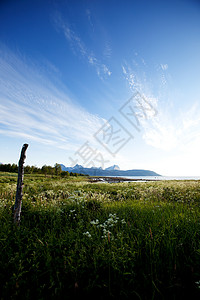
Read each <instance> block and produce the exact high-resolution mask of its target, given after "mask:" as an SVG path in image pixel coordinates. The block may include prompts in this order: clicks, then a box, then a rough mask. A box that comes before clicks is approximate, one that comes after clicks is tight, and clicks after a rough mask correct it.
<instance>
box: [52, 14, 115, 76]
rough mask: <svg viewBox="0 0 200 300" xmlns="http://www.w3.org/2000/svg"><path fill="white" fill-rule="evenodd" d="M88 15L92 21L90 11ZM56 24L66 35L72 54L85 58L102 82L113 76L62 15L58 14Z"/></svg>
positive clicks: (55, 19) (55, 18)
mask: <svg viewBox="0 0 200 300" xmlns="http://www.w3.org/2000/svg"><path fill="white" fill-rule="evenodd" d="M86 13H87V16H88V18H90V19H91V14H90V11H89V10H88V11H86ZM54 23H55V26H56V28H57V29H58V30H61V31H62V33H63V34H64V36H65V39H66V40H67V41H68V43H69V44H70V47H71V49H72V52H73V53H74V54H75V55H79V56H80V57H82V58H84V59H85V60H86V61H87V63H88V64H89V65H90V66H92V67H93V68H94V69H95V71H96V74H97V75H98V77H99V78H100V79H101V80H104V79H106V78H107V77H109V76H111V74H112V72H111V71H110V69H109V68H108V66H106V65H105V64H104V63H102V62H101V60H99V59H98V58H97V57H96V55H95V54H94V51H91V50H90V49H88V47H87V46H86V45H85V43H84V42H83V40H82V39H81V38H80V36H79V35H78V34H77V33H76V32H75V31H74V30H72V28H71V27H70V25H69V24H67V23H66V22H65V21H64V20H63V18H62V17H61V14H60V13H58V12H57V14H56V15H55V17H54Z"/></svg>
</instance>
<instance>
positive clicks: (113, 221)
mask: <svg viewBox="0 0 200 300" xmlns="http://www.w3.org/2000/svg"><path fill="white" fill-rule="evenodd" d="M119 223H121V224H125V223H126V221H125V220H124V219H121V220H120V219H119V217H118V216H117V215H116V214H111V213H110V214H109V218H108V219H107V220H106V221H105V222H104V223H102V224H100V222H99V220H98V219H96V220H93V221H91V222H90V224H91V225H95V226H96V228H98V229H102V231H101V234H102V235H101V238H103V239H104V238H108V236H109V238H110V239H111V240H112V239H114V236H113V231H112V232H111V230H112V229H114V226H115V225H117V224H119Z"/></svg>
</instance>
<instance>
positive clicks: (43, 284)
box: [0, 173, 200, 299]
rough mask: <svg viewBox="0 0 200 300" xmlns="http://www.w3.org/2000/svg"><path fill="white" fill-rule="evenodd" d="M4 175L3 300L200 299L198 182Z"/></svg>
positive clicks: (0, 219) (0, 177)
mask: <svg viewBox="0 0 200 300" xmlns="http://www.w3.org/2000/svg"><path fill="white" fill-rule="evenodd" d="M87 180H88V179H87V178H84V177H69V178H58V177H54V178H51V177H45V176H43V175H25V178H24V195H23V204H22V214H21V224H20V227H16V226H14V225H13V218H12V206H13V204H14V201H15V192H16V182H17V175H16V174H8V173H0V299H32V298H34V299H82V298H83V297H85V299H86V298H87V299H108V298H109V299H200V182H199V181H176V182H173V181H165V182H141V183H139V182H138V183H137V182H132V183H115V184H109V183H106V184H104V183H99V184H98V183H89V182H88V181H87Z"/></svg>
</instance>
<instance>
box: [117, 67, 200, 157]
mask: <svg viewBox="0 0 200 300" xmlns="http://www.w3.org/2000/svg"><path fill="white" fill-rule="evenodd" d="M137 65H138V66H139V62H138V64H137ZM134 67H135V68H132V67H131V65H130V64H128V63H127V62H125V63H124V64H123V65H122V73H123V75H124V77H125V80H126V82H127V83H128V87H129V89H130V90H131V92H133V93H134V92H135V91H139V92H140V93H141V94H143V95H144V97H145V98H146V100H147V101H148V103H149V104H150V105H151V106H152V107H154V108H155V109H156V111H157V112H158V113H157V114H156V115H155V114H149V115H148V117H147V118H142V119H140V125H141V128H142V133H141V134H142V137H143V140H144V141H145V143H146V144H148V145H151V146H153V147H155V148H157V149H162V150H165V151H171V150H177V149H178V150H179V151H188V152H191V151H193V148H195V147H196V146H195V145H198V146H199V147H200V133H199V132H200V107H199V105H198V102H197V101H192V99H191V102H190V103H191V105H190V107H188V108H187V109H186V108H182V109H180V112H179V113H178V112H173V110H172V107H171V105H170V102H169V99H168V97H167V95H166V94H165V93H164V92H165V91H166V90H165V88H166V86H167V76H166V75H165V74H164V73H166V72H167V69H168V65H167V64H160V66H159V68H157V73H158V74H156V75H157V76H155V79H154V80H155V81H156V82H155V83H154V84H153V82H152V78H148V76H147V74H148V72H147V71H146V69H145V65H144V66H143V72H142V76H141V73H140V74H138V73H137V69H136V66H135V65H134ZM155 86H156V88H157V89H155ZM155 90H156V96H154V93H155ZM144 109H145V107H144ZM146 112H147V113H148V111H146ZM174 115H176V117H174Z"/></svg>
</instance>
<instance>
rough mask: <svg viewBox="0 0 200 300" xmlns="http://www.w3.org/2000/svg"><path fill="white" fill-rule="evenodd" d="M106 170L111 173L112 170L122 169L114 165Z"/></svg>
mask: <svg viewBox="0 0 200 300" xmlns="http://www.w3.org/2000/svg"><path fill="white" fill-rule="evenodd" d="M105 170H108V171H111V170H120V167H119V166H118V165H113V166H111V167H108V168H106V169H105Z"/></svg>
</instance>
